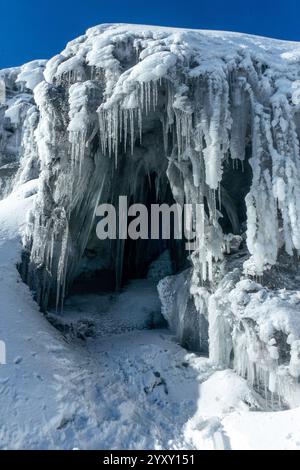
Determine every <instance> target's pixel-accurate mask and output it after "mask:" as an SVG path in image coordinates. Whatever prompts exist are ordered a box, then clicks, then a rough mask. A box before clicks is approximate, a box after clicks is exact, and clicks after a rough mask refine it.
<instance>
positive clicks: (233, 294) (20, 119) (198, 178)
mask: <svg viewBox="0 0 300 470" xmlns="http://www.w3.org/2000/svg"><path fill="white" fill-rule="evenodd" d="M299 54H300V45H299V44H297V43H288V42H283V41H277V40H271V39H267V38H259V37H252V36H247V35H242V34H234V33H223V32H209V31H192V30H175V29H170V28H158V27H148V26H137V25H119V24H113V25H101V26H97V27H95V28H92V29H90V30H88V31H87V33H86V34H85V35H83V36H81V37H79V38H77V39H75V40H74V41H72V42H70V43H69V44H68V45H67V47H66V49H65V50H64V51H62V52H61V53H60V54H58V55H57V56H55V57H54V58H52V59H51V60H49V61H48V62H47V63H46V64H45V63H44V62H42V61H37V62H33V63H30V64H27V65H25V66H23V67H22V68H20V69H12V70H4V71H2V72H0V79H1V80H4V82H5V85H6V94H7V98H6V102H5V103H2V104H1V106H0V126H1V127H0V136H1V141H0V156H1V166H0V172H1V175H2V174H3V175H5V178H4V177H3V179H2V181H4V182H5V183H1V184H2V186H1V188H0V190H1V192H2V194H4V193H7V192H8V191H9V188H10V187H11V184H12V181H13V182H14V184H18V182H19V181H23V182H24V181H26V180H27V179H32V178H36V177H37V175H39V193H38V197H37V200H36V204H35V208H34V211H33V212H32V213H31V215H30V218H29V220H28V227H27V235H26V238H25V239H24V257H23V261H22V264H21V268H20V269H21V271H22V274H23V277H24V279H25V280H26V281H27V282H28V283H29V285H30V286H31V287H32V289H33V290H34V292H35V296H36V299H37V301H38V302H39V304H40V305H41V307H42V308H43V309H46V308H47V306H48V304H49V303H53V302H54V303H56V305H57V306H60V305H62V303H63V299H64V297H65V295H66V293H67V292H68V289H69V288H70V286H71V285H72V283H73V281H74V279H75V278H76V277H78V276H80V275H81V276H82V275H83V271H84V270H83V266H85V268H84V269H85V272H86V271H89V270H91V269H92V268H91V266H92V265H93V264H95V263H96V264H97V263H98V265H99V266H100V265H101V269H102V268H103V269H106V270H107V271H109V270H110V271H111V272H113V273H114V274H115V284H116V286H117V287H118V286H120V285H121V283H122V276H123V275H124V266H125V264H126V260H128V259H129V258H130V263H131V265H129V264H128V261H127V266H126V269H127V271H128V272H131V274H132V270H133V266H134V269H135V271H134V273H135V274H137V273H138V274H141V273H144V274H145V270H146V267H147V262H148V264H149V262H150V261H153V257H154V254H156V256H159V255H161V254H162V253H163V252H164V250H165V249H166V248H169V249H170V250H171V258H172V260H173V262H174V264H175V265H176V266H175V271H179V270H181V271H183V268H186V267H187V264H188V260H186V259H185V257H184V255H183V250H182V247H181V246H180V244H179V243H177V244H176V243H175V242H172V243H171V246H168V247H166V246H160V245H159V243H158V244H157V245H154V244H151V243H148V244H147V243H145V244H143V243H142V242H141V243H140V244H139V245H138V246H135V247H134V248H133V247H132V246H129V245H128V244H126V243H125V241H124V239H120V240H116V241H115V242H111V243H110V242H103V243H102V245H101V246H100V245H99V243H97V240H96V236H95V230H94V228H95V214H96V212H95V211H96V207H97V205H98V203H99V202H110V203H111V202H112V203H114V202H115V201H117V198H118V196H119V195H126V196H127V197H128V200H129V201H132V202H144V203H146V204H150V203H151V201H153V200H155V201H158V202H171V201H176V202H178V203H180V204H183V203H198V204H199V207H200V208H201V209H200V213H201V215H202V218H201V220H200V222H199V223H198V224H197V227H195V228H196V232H197V240H196V242H197V246H196V249H195V250H194V251H193V253H191V256H190V262H191V263H190V268H189V271H183V272H182V273H180V274H178V275H176V279H174V278H166V279H164V280H162V281H161V282H160V284H159V289H160V295H161V299H162V304H163V312H164V314H165V316H166V318H167V319H168V321H169V322H170V324H171V325H172V326H173V328H174V329H175V331H176V332H177V333H178V336H179V338H180V339H181V340H182V341H183V342H186V341H187V342H188V341H189V338H191V337H192V340H191V342H192V347H194V348H196V349H200V350H201V349H207V347H208V338H207V335H209V349H210V357H211V359H212V361H214V362H216V363H218V364H223V365H226V366H228V365H231V366H233V367H235V368H236V370H237V371H238V372H239V373H240V374H241V375H243V376H247V378H248V380H249V381H252V382H253V383H256V384H257V385H258V386H260V385H261V383H263V384H264V386H266V387H267V388H268V390H269V391H270V393H272V394H273V395H274V396H275V395H276V396H280V397H284V398H285V399H286V400H287V401H288V402H289V403H291V402H292V401H293V400H294V398H295V396H296V395H297V393H298V392H296V391H295V393H292V395H293V398H291V399H290V395H291V392H290V391H291V390H292V389H293V388H295V389H297V386H298V385H297V380H298V378H299V373H300V370H299V369H300V366H299V349H300V348H299V338H300V327H299V322H298V316H300V312H299V306H298V301H297V299H298V294H297V292H296V291H297V286H296V284H295V282H294V283H292V284H293V285H292V287H290V286H287V285H286V284H285V281H284V282H283V283H282V285H277V286H275V287H274V286H273V285H270V286H267V287H266V285H265V282H267V281H266V279H271V278H272V276H275V275H274V274H273V273H274V272H275V273H276V272H279V271H280V263H279V258H280V257H281V256H282V257H286V258H285V259H287V260H289V261H288V263H289V264H288V266H289V269H290V270H291V272H292V270H293V269H297V266H298V253H299V249H300V205H299V200H300V163H299V162H300V160H299V132H300V120H299V116H300V115H299V111H300V67H299ZM44 66H45V70H44V72H43V68H44ZM32 90H33V93H32ZM11 162H12V163H13V165H15V166H16V168H17V170H18V171H17V175H16V171H12V172H11V173H10V175H11V176H9V177H8V176H7V175H6V173H5V172H7V171H8V170H9V168H6V165H7V164H8V165H11V164H12V163H11ZM245 229H246V242H245V241H244V239H242V238H241V237H240V235H242V234H243V233H244V232H245ZM158 242H159V241H158ZM239 245H241V246H242V247H243V250H244V252H243V255H241V256H240V255H239ZM232 250H233V251H234V252H237V254H236V253H235V254H234V256H237V257H238V258H237V260H235V261H236V263H237V265H235V264H234V263H233V264H232V265H231V264H230V262H229V263H228V262H227V258H228V257H230V256H231V255H229V254H226V252H229V253H230V252H231V251H232ZM224 253H225V255H224ZM239 256H240V259H241V260H242V262H243V263H242V264H241V262H240V261H238V259H239ZM231 259H232V258H231ZM278 263H279V264H278ZM228 265H229V267H230V269H231V270H230V269H229V268H228ZM224 266H226V268H225V267H224ZM278 266H279V267H278ZM276 270H277V271H276ZM266 273H271V274H267V275H266ZM178 276H179V277H178ZM253 276H259V279H257V281H258V280H259V281H260V282H261V284H255V283H254V281H253ZM266 276H267V277H266ZM275 277H276V276H275ZM252 283H254V284H252ZM263 286H264V287H263ZM280 287H281V288H283V287H287V288H290V289H292V291H293V292H292V291H291V292H289V293H288V294H286V298H285V297H284V293H281V292H279V291H278V288H280ZM174 289H175V290H177V294H176V295H175V294H174ZM174 295H175V297H176V298H175V297H174ZM168 299H169V300H168ZM259 299H261V300H259ZM260 301H261V305H262V306H263V307H261V306H260V304H259V302H260ZM274 308H276V311H277V312H278V316H277V317H276V316H274V315H272V309H274ZM189 312H190V313H189ZM264 329H266V330H267V331H265V330H264ZM198 333H199V334H198ZM278 344H280V345H281V346H280V347H281V348H282V350H283V349H284V350H286V352H285V354H283V353H282V354H281V353H280V351H279V350H278V347H279V346H278ZM280 354H281V355H280ZM280 374H281V375H280ZM282 376H284V377H285V379H284V380H280V377H282ZM287 377H288V379H287ZM289 381H290V382H291V385H290V386H289V387H287V385H286V384H287V383H289ZM283 383H284V384H285V387H286V388H288V389H289V391H287V390H283V388H284V387H283Z"/></svg>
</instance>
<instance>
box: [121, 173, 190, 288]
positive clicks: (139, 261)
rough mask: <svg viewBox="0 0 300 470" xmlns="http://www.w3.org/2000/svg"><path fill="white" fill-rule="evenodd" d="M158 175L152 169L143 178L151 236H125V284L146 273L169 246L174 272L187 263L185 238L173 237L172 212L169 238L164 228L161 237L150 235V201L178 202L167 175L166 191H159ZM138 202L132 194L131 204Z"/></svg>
mask: <svg viewBox="0 0 300 470" xmlns="http://www.w3.org/2000/svg"><path fill="white" fill-rule="evenodd" d="M157 178H158V176H157V174H156V173H155V172H152V173H151V174H149V175H145V177H144V179H143V181H142V188H141V189H142V192H141V193H142V194H143V203H144V205H145V206H146V207H147V210H148V235H149V236H148V239H147V240H145V239H141V238H139V239H137V240H133V239H131V238H129V237H128V238H127V239H126V240H125V246H124V258H123V267H122V284H124V283H126V282H127V281H128V280H130V279H134V278H144V277H146V276H147V273H148V270H149V267H150V265H151V263H152V262H153V261H155V260H157V259H158V258H159V257H160V256H161V255H162V254H163V253H164V252H165V251H166V250H168V252H169V254H170V259H171V264H172V273H176V272H178V271H180V270H181V269H183V267H184V266H185V264H186V255H185V253H184V246H183V245H184V244H183V241H182V240H176V239H175V238H174V225H173V221H174V218H173V214H172V213H171V218H170V222H171V224H170V232H171V233H170V239H167V240H166V239H163V237H162V233H161V228H160V237H159V239H151V216H150V215H151V205H152V204H167V205H168V206H172V205H173V204H174V203H175V200H174V198H173V195H172V191H171V188H170V184H169V181H168V179H167V177H166V176H165V177H164V178H163V182H162V185H163V187H164V191H163V193H162V194H161V193H160V192H159V191H157V182H156V179H157ZM135 202H137V201H134V199H133V198H131V200H130V201H129V204H130V205H131V204H134V203H135ZM131 219H133V218H130V217H129V218H128V224H129V223H130V221H131ZM160 226H161V224H160ZM166 260H167V257H166Z"/></svg>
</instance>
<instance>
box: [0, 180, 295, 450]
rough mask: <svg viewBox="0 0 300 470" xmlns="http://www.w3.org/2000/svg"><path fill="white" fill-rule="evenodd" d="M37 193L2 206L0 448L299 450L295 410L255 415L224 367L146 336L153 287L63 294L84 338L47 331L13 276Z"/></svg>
mask: <svg viewBox="0 0 300 470" xmlns="http://www.w3.org/2000/svg"><path fill="white" fill-rule="evenodd" d="M35 190H36V182H35V181H31V182H29V183H27V184H25V185H24V186H22V187H21V188H19V190H18V191H16V192H14V193H12V194H11V195H10V196H9V197H8V198H7V199H5V200H3V201H1V202H0V339H1V340H4V341H5V343H6V347H7V364H6V365H0V448H2V449H6V448H14V449H24V448H26V449H32V448H36V449H42V448H43V449H44V448H51V449H55V448H62V449H72V448H75V447H76V448H80V449H88V448H97V449H101V448H104V449H116V448H123V449H132V448H134V449H136V448H151V449H152V448H166V449H296V448H300V424H299V423H300V409H294V410H288V411H280V412H263V411H259V410H260V409H261V406H264V404H263V403H262V402H261V398H260V397H259V396H257V395H256V394H255V392H253V391H251V390H250V389H249V387H248V385H247V384H246V381H245V380H244V379H242V378H240V377H238V376H237V375H236V374H235V373H234V372H233V371H232V370H223V371H221V370H216V368H214V367H213V366H212V365H211V364H210V363H209V360H208V359H207V358H204V357H199V356H197V355H196V354H194V353H191V352H187V351H186V350H185V349H183V348H182V347H180V346H179V345H178V344H177V343H176V341H175V340H174V337H173V336H172V335H171V334H170V332H169V331H168V330H167V329H165V328H154V329H147V327H150V326H151V325H152V326H153V318H154V317H155V318H158V311H157V309H158V308H159V302H158V298H157V294H156V290H155V289H154V288H153V285H151V284H150V282H149V281H138V282H133V283H132V284H130V285H129V286H128V287H127V288H126V289H125V290H124V291H123V292H122V293H121V294H120V295H119V296H117V295H115V294H113V295H111V296H109V295H108V296H95V295H92V296H84V297H79V296H77V297H73V298H71V299H69V301H68V302H67V306H66V315H65V317H64V321H65V322H66V323H68V324H73V325H75V326H76V324H78V322H80V321H81V322H82V321H83V320H86V321H88V322H90V323H89V324H90V325H91V330H92V333H93V334H92V336H90V337H86V339H85V340H82V339H80V338H78V337H76V334H75V335H74V334H70V332H69V333H67V334H64V335H63V334H62V333H61V332H60V331H58V330H57V329H55V328H54V327H53V326H52V325H51V324H50V323H49V322H48V320H47V319H46V318H45V317H44V316H43V315H42V314H41V313H40V312H39V309H38V307H37V305H36V304H35V302H34V301H33V300H32V296H31V293H30V291H29V289H28V287H27V286H26V285H25V284H23V283H22V282H21V280H20V276H19V274H18V272H17V269H16V263H17V262H18V260H19V257H20V250H21V244H20V240H19V236H20V235H19V234H20V232H22V229H23V226H24V221H25V219H26V214H27V212H28V210H29V208H30V207H31V206H32V202H33V200H34V197H35V196H34V193H35ZM52 320H53V318H52ZM154 323H155V322H154ZM74 331H76V328H75V330H74Z"/></svg>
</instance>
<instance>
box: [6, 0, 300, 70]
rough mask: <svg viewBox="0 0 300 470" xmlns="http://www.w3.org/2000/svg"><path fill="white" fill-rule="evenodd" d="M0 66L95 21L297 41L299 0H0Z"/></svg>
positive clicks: (42, 53) (52, 49)
mask: <svg viewBox="0 0 300 470" xmlns="http://www.w3.org/2000/svg"><path fill="white" fill-rule="evenodd" d="M0 14H1V15H0V68H2V67H8V66H13V65H19V64H22V63H24V62H26V61H30V60H33V59H37V58H50V57H51V56H53V55H54V54H56V53H58V52H59V51H61V50H62V49H63V48H64V46H65V44H66V42H68V41H69V40H71V39H73V38H74V37H76V36H79V35H80V34H82V33H83V32H84V31H85V30H86V29H87V28H88V27H90V26H94V25H96V24H100V23H113V22H122V23H143V24H155V25H163V26H177V27H187V28H199V29H221V30H229V31H242V32H247V33H253V34H259V35H263V36H271V37H276V38H282V39H290V40H299V41H300V0H222V1H221V0H180V1H179V0H173V1H171V0H167V1H163V0H144V2H142V0H140V1H138V0H113V1H111V0H85V1H83V0H44V1H43V0H0Z"/></svg>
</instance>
